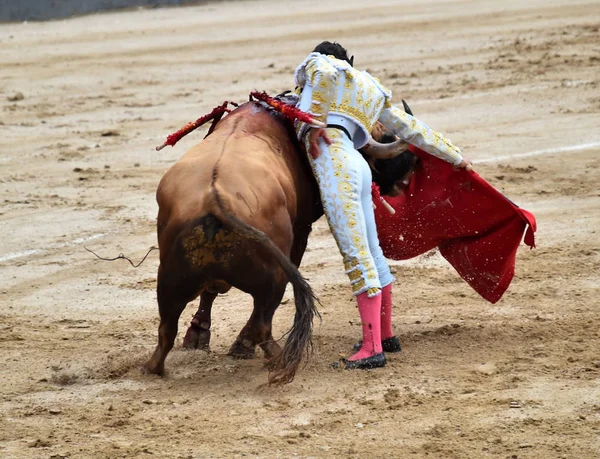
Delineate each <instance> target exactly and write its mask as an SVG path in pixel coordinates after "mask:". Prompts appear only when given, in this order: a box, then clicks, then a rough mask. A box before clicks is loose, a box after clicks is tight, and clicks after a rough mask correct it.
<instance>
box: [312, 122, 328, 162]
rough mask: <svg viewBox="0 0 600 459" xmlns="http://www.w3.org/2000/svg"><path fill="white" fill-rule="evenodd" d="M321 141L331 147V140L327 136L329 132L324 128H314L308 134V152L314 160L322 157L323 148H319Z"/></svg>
mask: <svg viewBox="0 0 600 459" xmlns="http://www.w3.org/2000/svg"><path fill="white" fill-rule="evenodd" d="M319 139H323V142H325V143H326V144H327V145H331V139H330V138H329V136H328V135H327V131H326V130H325V129H322V128H312V129H311V130H310V131H309V133H308V152H309V153H310V156H312V157H313V159H317V158H318V157H319V156H321V148H320V147H319Z"/></svg>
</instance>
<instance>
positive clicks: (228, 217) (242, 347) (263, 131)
mask: <svg viewBox="0 0 600 459" xmlns="http://www.w3.org/2000/svg"><path fill="white" fill-rule="evenodd" d="M275 116H276V115H275V114H272V113H271V112H270V111H268V110H267V109H265V108H263V107H262V106H261V105H259V104H257V103H256V102H249V103H247V104H244V105H242V106H240V107H239V108H238V109H236V110H235V111H233V112H232V113H231V114H230V115H228V116H226V117H225V118H224V119H223V120H221V121H220V122H219V123H218V124H217V126H216V128H215V129H214V131H213V132H212V133H211V134H210V135H209V136H208V137H206V138H205V139H204V141H202V142H201V143H200V144H198V145H196V146H194V147H192V148H191V149H190V150H189V151H187V152H186V153H185V154H184V156H183V157H182V158H181V159H180V160H179V161H178V162H177V163H176V164H174V165H173V166H172V167H171V168H170V169H169V170H168V171H167V172H166V173H165V175H164V176H163V178H162V179H161V181H160V183H159V186H158V189H157V193H156V198H157V202H158V207H159V211H158V218H157V233H158V243H159V249H160V265H159V268H158V277H157V300H158V309H159V315H160V325H159V328H158V345H157V347H156V350H155V352H154V354H153V355H152V357H151V358H150V360H149V361H148V362H147V363H146V364H145V366H144V369H145V371H146V372H148V373H153V374H159V375H163V374H164V363H165V358H166V356H167V354H168V353H169V351H170V350H171V349H172V347H173V344H174V341H175V337H176V335H177V326H178V320H179V317H180V315H181V313H182V312H183V310H184V308H185V307H186V305H187V303H188V302H190V301H193V300H194V299H196V298H197V297H198V296H200V306H199V309H198V312H197V313H196V315H195V316H194V319H193V321H192V324H191V326H190V328H189V329H188V331H187V333H186V336H185V339H184V347H188V348H206V347H208V345H209V342H210V325H211V308H212V305H213V302H214V300H215V298H216V297H217V295H218V294H219V293H225V292H227V291H228V290H229V289H231V287H236V288H238V289H240V290H242V291H244V292H246V293H249V294H250V295H252V297H253V300H254V309H253V311H252V314H251V316H250V318H249V320H248V322H247V323H246V325H245V326H244V327H243V329H242V330H241V332H240V333H239V335H238V336H237V338H236V339H235V342H234V343H233V345H232V346H231V348H230V350H229V353H230V354H231V355H232V356H234V357H241V358H247V357H251V356H252V355H254V353H255V348H256V346H257V345H259V346H260V347H261V348H262V349H263V351H264V354H265V357H266V358H267V359H268V360H269V361H271V362H272V363H273V364H274V370H273V371H272V372H271V373H270V375H269V382H270V383H284V382H289V381H291V380H292V379H293V378H294V375H295V372H296V370H297V368H298V366H299V364H300V362H301V361H302V359H303V358H304V357H305V356H306V355H307V354H308V353H309V351H310V348H311V345H312V344H311V336H312V323H313V319H314V318H315V316H317V315H318V311H317V309H316V305H315V302H316V301H317V300H316V297H315V295H314V293H313V291H312V289H311V287H310V286H309V285H308V283H307V282H306V280H305V279H304V278H303V277H302V275H301V274H300V272H299V271H298V266H299V265H300V262H301V260H302V256H303V254H304V251H305V249H306V244H307V240H308V235H309V233H310V231H311V225H312V223H313V222H314V221H316V220H317V219H318V218H319V217H320V216H321V214H322V210H321V206H320V200H319V197H318V190H317V186H316V182H315V180H314V178H313V177H312V174H311V171H310V168H309V166H308V163H307V161H306V160H305V158H303V157H302V156H301V155H300V154H299V153H298V151H299V150H298V144H297V142H296V140H295V136H294V135H293V132H292V131H291V130H290V129H289V125H287V124H286V123H284V122H282V121H281V120H278V119H276V118H274V117H275ZM288 281H289V282H291V284H292V286H293V290H294V298H295V307H296V313H295V317H294V322H293V326H292V328H291V329H290V331H289V334H288V336H287V340H286V343H285V345H284V347H283V349H281V347H280V346H279V344H278V343H277V342H276V341H275V340H274V339H273V335H272V318H273V314H274V313H275V310H276V309H277V307H278V306H279V304H280V302H281V299H282V297H283V294H284V291H285V288H286V285H287V283H288Z"/></svg>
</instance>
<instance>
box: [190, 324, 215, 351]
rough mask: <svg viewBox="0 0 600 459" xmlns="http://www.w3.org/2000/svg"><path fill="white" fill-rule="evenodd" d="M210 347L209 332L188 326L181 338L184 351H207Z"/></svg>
mask: <svg viewBox="0 0 600 459" xmlns="http://www.w3.org/2000/svg"><path fill="white" fill-rule="evenodd" d="M209 346H210V330H204V329H202V328H199V327H196V326H194V325H190V327H189V328H188V329H187V332H186V334H185V337H184V338H183V348H184V349H200V350H205V351H208V350H209Z"/></svg>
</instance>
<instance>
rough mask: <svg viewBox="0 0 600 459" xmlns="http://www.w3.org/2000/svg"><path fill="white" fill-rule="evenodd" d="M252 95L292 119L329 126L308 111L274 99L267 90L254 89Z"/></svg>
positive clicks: (313, 124)
mask: <svg viewBox="0 0 600 459" xmlns="http://www.w3.org/2000/svg"><path fill="white" fill-rule="evenodd" d="M250 96H251V97H254V98H255V99H257V100H260V101H262V102H264V103H266V104H268V105H270V106H271V107H273V108H274V109H275V110H277V111H278V112H279V113H281V114H282V115H283V116H285V117H286V118H287V119H289V120H290V121H294V120H299V121H302V122H303V123H307V124H310V125H311V126H315V127H319V128H326V127H327V124H326V123H323V122H322V121H319V120H316V119H314V118H313V117H312V116H311V115H309V114H308V113H306V112H303V111H302V110H300V109H299V108H296V107H294V106H293V105H288V104H286V103H284V102H281V101H280V100H277V99H274V98H273V97H271V96H269V95H268V94H267V93H266V92H258V91H253V92H251V93H250Z"/></svg>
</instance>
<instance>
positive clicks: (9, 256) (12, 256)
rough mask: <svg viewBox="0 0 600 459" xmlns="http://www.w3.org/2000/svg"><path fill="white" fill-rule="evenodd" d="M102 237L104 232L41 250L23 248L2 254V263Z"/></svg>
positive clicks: (0, 261) (0, 258)
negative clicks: (19, 250)
mask: <svg viewBox="0 0 600 459" xmlns="http://www.w3.org/2000/svg"><path fill="white" fill-rule="evenodd" d="M101 237H104V234H93V235H92V236H87V237H80V238H77V239H74V240H73V241H71V242H63V243H61V244H51V245H50V246H49V247H48V249H39V250H36V249H31V250H23V251H21V252H13V253H7V254H6V255H2V256H0V263H2V262H4V261H8V260H14V259H15V258H22V257H27V256H29V255H34V254H36V253H40V252H44V251H45V250H51V249H62V248H63V247H69V246H73V245H78V244H83V243H84V242H87V241H93V240H94V239H98V238H101Z"/></svg>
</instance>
